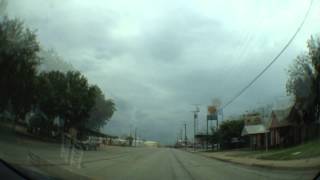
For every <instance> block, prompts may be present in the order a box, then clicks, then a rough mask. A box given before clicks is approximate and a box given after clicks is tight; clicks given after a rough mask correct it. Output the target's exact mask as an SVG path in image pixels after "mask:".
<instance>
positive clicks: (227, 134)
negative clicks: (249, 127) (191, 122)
mask: <svg viewBox="0 0 320 180" xmlns="http://www.w3.org/2000/svg"><path fill="white" fill-rule="evenodd" d="M243 127H244V121H243V120H230V121H228V120H227V121H223V122H222V124H221V125H220V127H219V130H218V133H219V135H217V136H218V137H219V139H220V143H221V144H222V147H223V148H230V147H231V139H232V138H239V139H240V138H241V131H242V129H243Z"/></svg>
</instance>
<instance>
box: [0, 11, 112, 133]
mask: <svg viewBox="0 0 320 180" xmlns="http://www.w3.org/2000/svg"><path fill="white" fill-rule="evenodd" d="M40 49H41V48H40V43H39V41H38V39H37V35H36V33H35V31H33V30H30V29H29V28H27V27H25V25H24V23H23V22H22V21H21V20H19V19H10V18H8V17H1V19H0V114H2V115H4V114H10V117H11V119H12V120H13V122H17V121H19V120H24V119H26V115H28V113H30V112H33V114H34V115H33V117H32V118H30V124H32V125H33V126H34V127H41V128H43V129H46V130H47V131H48V132H49V131H50V130H51V129H52V128H53V127H54V119H55V118H56V117H59V118H60V119H63V120H64V121H63V124H64V128H65V130H66V131H67V130H68V129H69V128H71V127H76V128H90V129H99V128H100V127H102V126H104V125H105V124H106V123H107V122H108V121H109V120H110V118H111V117H112V115H113V113H114V112H115V110H116V108H115V104H114V102H113V101H112V100H111V99H106V97H105V95H104V94H103V92H102V90H101V89H100V88H99V87H98V86H97V85H91V84H90V83H89V82H88V79H87V78H86V77H85V76H84V75H83V74H81V73H80V72H79V71H66V72H61V71H57V70H54V71H46V72H45V71H43V72H39V71H38V69H39V66H40V65H41V57H40V56H39V52H40Z"/></svg>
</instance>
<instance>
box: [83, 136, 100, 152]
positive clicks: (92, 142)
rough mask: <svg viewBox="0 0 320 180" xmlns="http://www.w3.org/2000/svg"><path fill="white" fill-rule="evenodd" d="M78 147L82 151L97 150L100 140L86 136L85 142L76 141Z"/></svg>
mask: <svg viewBox="0 0 320 180" xmlns="http://www.w3.org/2000/svg"><path fill="white" fill-rule="evenodd" d="M78 144H79V146H80V147H81V148H82V149H83V150H87V151H88V150H95V151H96V150H97V149H98V147H99V146H100V144H101V141H100V138H99V137H95V136H88V138H87V139H86V140H82V141H78Z"/></svg>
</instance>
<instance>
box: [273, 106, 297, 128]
mask: <svg viewBox="0 0 320 180" xmlns="http://www.w3.org/2000/svg"><path fill="white" fill-rule="evenodd" d="M291 109H292V107H288V108H283V109H276V110H272V115H271V118H270V121H269V124H268V126H267V127H268V128H276V127H283V126H288V125H290V123H289V122H288V116H289V113H290V111H291Z"/></svg>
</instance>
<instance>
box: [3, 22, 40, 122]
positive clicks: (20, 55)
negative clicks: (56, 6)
mask: <svg viewBox="0 0 320 180" xmlns="http://www.w3.org/2000/svg"><path fill="white" fill-rule="evenodd" d="M38 51H39V43H38V41H37V39H36V34H35V33H34V32H33V31H31V30H30V29H28V28H25V27H24V25H23V22H22V21H20V20H18V19H13V20H11V19H9V18H7V17H3V18H2V19H1V21H0V111H4V110H8V107H10V111H11V112H12V113H13V114H14V115H15V116H16V118H15V119H18V118H21V119H22V118H24V116H25V114H26V113H27V112H28V111H30V109H31V107H32V104H34V100H35V99H34V94H35V77H36V66H37V65H38V62H39V58H38V55H37V53H38Z"/></svg>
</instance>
